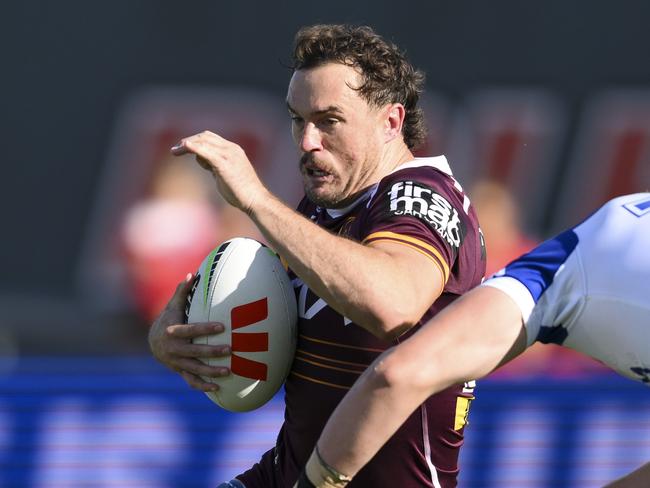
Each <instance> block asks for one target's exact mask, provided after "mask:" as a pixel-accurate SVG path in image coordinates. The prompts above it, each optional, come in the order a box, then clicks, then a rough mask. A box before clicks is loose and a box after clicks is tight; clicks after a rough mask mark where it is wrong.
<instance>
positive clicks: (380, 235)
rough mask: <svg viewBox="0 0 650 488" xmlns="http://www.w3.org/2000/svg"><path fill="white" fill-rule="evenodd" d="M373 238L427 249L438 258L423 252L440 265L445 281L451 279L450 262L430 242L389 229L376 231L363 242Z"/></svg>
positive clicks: (416, 248)
mask: <svg viewBox="0 0 650 488" xmlns="http://www.w3.org/2000/svg"><path fill="white" fill-rule="evenodd" d="M371 240H372V241H373V242H376V241H380V240H387V241H391V242H398V243H401V244H405V245H407V246H409V247H411V248H413V249H415V250H419V251H420V252H422V250H421V249H418V247H421V248H423V249H426V250H427V251H429V252H430V253H431V254H433V255H434V256H435V258H436V259H431V256H430V255H428V254H426V253H424V252H422V254H424V255H425V256H427V257H428V258H430V259H431V260H432V261H433V262H434V263H436V264H437V265H438V267H439V268H441V269H440V270H441V271H442V275H443V277H444V280H445V283H447V280H449V264H447V261H446V260H445V258H444V257H443V256H442V254H440V251H438V250H437V249H436V248H435V247H433V246H432V245H431V244H428V243H426V242H424V241H422V240H420V239H416V238H415V237H411V236H407V235H403V234H397V233H395V232H388V231H382V232H375V233H374V234H370V235H369V236H368V237H366V238H365V239H364V240H363V243H366V242H368V241H371Z"/></svg>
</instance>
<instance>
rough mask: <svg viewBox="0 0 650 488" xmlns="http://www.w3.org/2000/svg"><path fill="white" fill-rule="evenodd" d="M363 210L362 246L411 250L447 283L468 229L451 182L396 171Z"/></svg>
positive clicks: (425, 172) (423, 172) (427, 173)
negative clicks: (391, 245)
mask: <svg viewBox="0 0 650 488" xmlns="http://www.w3.org/2000/svg"><path fill="white" fill-rule="evenodd" d="M368 205H369V207H368V210H369V211H368V216H369V217H368V219H367V220H366V222H365V227H364V229H363V234H364V237H363V242H364V243H366V244H367V243H371V242H378V241H390V242H395V243H398V244H401V245H404V246H407V247H410V248H411V249H414V250H416V251H418V252H420V253H422V254H423V255H425V256H426V257H428V258H429V259H431V260H432V261H433V263H434V264H435V265H436V266H438V267H439V268H440V270H441V271H442V274H443V276H444V281H445V283H447V281H448V280H449V277H450V274H451V268H452V267H453V265H454V262H455V259H456V257H457V256H458V250H459V248H460V246H461V244H462V243H463V239H464V238H465V234H466V226H467V223H466V221H465V219H464V218H463V217H464V212H463V201H462V197H461V196H460V194H459V192H457V190H456V189H455V188H454V186H453V180H452V179H451V178H449V177H448V176H446V175H444V174H442V173H440V172H438V171H436V170H434V169H432V168H417V169H410V170H408V171H400V172H397V173H395V174H393V175H390V176H389V177H387V178H385V179H384V180H382V182H381V183H380V185H379V186H378V188H377V192H376V194H375V195H374V196H373V197H372V199H371V200H370V202H369V204H368Z"/></svg>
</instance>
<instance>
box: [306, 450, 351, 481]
mask: <svg viewBox="0 0 650 488" xmlns="http://www.w3.org/2000/svg"><path fill="white" fill-rule="evenodd" d="M305 474H306V476H307V478H308V479H309V481H311V483H312V484H313V486H314V487H316V488H342V487H344V486H346V485H347V484H348V483H349V482H350V481H352V478H351V477H349V476H346V475H344V474H342V473H339V472H338V471H337V470H336V469H334V468H333V467H331V466H330V465H328V464H327V463H326V462H325V461H323V458H322V457H321V456H320V454H319V452H318V447H316V448H314V450H313V451H312V453H311V456H309V460H308V461H307V465H306V466H305ZM305 486H307V485H305Z"/></svg>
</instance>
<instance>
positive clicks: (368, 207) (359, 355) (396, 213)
mask: <svg viewBox="0 0 650 488" xmlns="http://www.w3.org/2000/svg"><path fill="white" fill-rule="evenodd" d="M298 210H299V212H301V213H302V214H304V215H305V216H307V217H308V218H310V219H311V220H312V221H314V222H316V223H317V224H318V225H320V226H322V227H325V228H326V229H328V230H330V231H331V232H334V233H336V234H339V235H343V236H346V237H348V238H350V239H354V240H356V241H359V242H362V243H370V242H376V241H381V240H389V241H391V242H396V243H399V244H402V245H405V246H408V247H410V248H412V249H414V250H416V251H418V252H420V253H422V254H424V255H425V256H427V257H428V258H430V259H431V261H432V262H433V264H435V265H436V266H438V267H439V268H440V270H441V271H442V273H443V275H444V279H445V287H444V291H443V293H442V295H441V296H440V297H439V298H438V299H437V300H436V302H435V303H433V304H432V305H431V307H430V308H429V310H428V311H427V313H426V314H425V315H424V316H423V317H422V319H421V321H420V323H418V324H417V326H416V327H414V328H413V329H411V330H410V331H409V332H408V333H407V334H406V335H410V334H412V333H413V332H415V330H416V329H417V328H419V327H420V325H421V324H422V323H423V322H426V321H427V320H428V319H429V318H430V317H431V316H432V315H434V314H435V313H437V312H438V311H439V310H441V309H442V308H443V307H444V306H446V305H447V304H449V303H450V302H451V301H452V300H454V299H455V298H456V297H458V296H459V295H460V294H462V293H464V292H466V291H468V290H469V289H471V288H473V287H474V286H476V285H478V284H479V283H480V282H481V279H482V278H483V274H484V272H485V248H484V245H483V239H482V236H481V234H480V230H479V227H478V222H477V219H476V215H475V213H474V210H473V209H472V207H471V206H470V203H469V200H468V199H467V197H465V195H464V194H463V192H462V189H461V187H460V185H458V183H457V182H456V181H455V180H454V179H453V178H452V177H451V174H450V171H449V167H448V166H447V163H446V160H445V158H444V157H437V158H423V159H416V160H415V161H412V162H410V163H406V164H404V165H402V166H400V167H399V168H397V170H395V171H394V172H393V173H391V174H389V175H388V176H386V177H384V178H383V179H382V180H381V181H380V182H379V183H378V184H377V185H375V186H374V187H373V188H371V189H370V190H369V191H368V192H367V193H366V194H365V195H364V196H363V197H362V198H361V199H360V200H358V201H357V202H356V203H355V204H354V205H352V207H351V208H348V209H345V210H335V211H333V210H328V209H324V208H321V207H318V206H316V205H314V204H313V203H311V202H309V201H308V200H306V199H304V200H303V201H302V202H301V203H300V205H299V207H298ZM294 284H295V286H296V294H297V298H298V315H299V338H298V346H297V350H296V357H295V360H294V364H293V367H292V370H291V373H290V375H289V377H288V379H287V381H286V384H285V392H286V396H285V403H286V409H285V421H284V425H283V426H282V430H281V431H280V434H279V436H278V441H277V445H276V447H275V449H273V450H272V451H269V452H268V453H267V454H266V455H265V456H264V458H263V459H262V461H261V463H260V464H258V465H256V466H255V467H254V468H252V469H251V470H249V471H248V472H246V473H245V474H243V475H241V476H238V478H239V479H241V480H242V481H243V482H244V484H245V485H246V487H247V488H257V487H260V488H261V487H267V486H275V487H278V488H280V487H290V486H292V485H293V483H294V482H295V481H296V479H297V478H298V475H299V473H300V470H301V469H302V467H303V466H304V465H305V463H306V462H307V459H308V457H309V455H310V453H311V451H312V449H313V448H314V446H315V444H316V441H317V440H318V437H319V435H320V433H321V431H322V429H323V427H324V426H325V423H326V422H327V420H328V418H329V417H330V415H331V413H332V411H333V410H334V408H335V407H336V405H337V404H338V403H339V402H340V401H341V399H342V398H343V396H344V395H345V394H346V392H347V391H348V390H349V389H350V388H351V387H352V384H353V383H354V382H355V381H356V379H357V378H358V377H359V375H360V374H361V373H362V372H363V370H364V369H365V368H366V367H368V365H370V363H372V361H373V360H374V359H375V358H376V357H377V356H378V355H379V354H381V353H382V352H383V351H384V350H386V349H387V348H389V347H391V346H393V345H395V344H397V343H398V342H399V341H400V340H403V339H404V338H405V336H402V337H401V338H400V339H398V340H396V341H395V342H394V343H392V342H386V341H383V340H381V339H379V338H377V337H375V336H374V335H372V334H371V333H370V332H368V331H366V330H365V329H363V328H361V327H359V326H357V325H356V324H354V323H352V322H351V321H350V320H349V319H347V318H346V317H343V316H342V315H341V314H339V313H338V312H336V311H335V310H334V309H332V308H331V307H330V306H329V305H327V303H325V301H324V300H323V299H321V298H319V297H318V296H317V295H315V294H314V293H313V292H312V291H311V290H310V289H309V287H308V286H307V285H306V284H305V283H303V282H302V281H301V280H300V279H299V278H295V280H294ZM387 306H390V305H389V304H387ZM472 392H473V388H471V387H470V386H469V385H458V386H455V387H452V388H449V389H447V390H445V391H443V392H440V393H438V394H436V395H434V396H432V397H430V398H429V399H428V400H427V401H426V402H425V403H424V404H422V405H421V406H420V408H419V409H418V410H417V411H416V412H415V413H414V414H413V415H411V417H409V419H408V420H407V421H406V423H405V424H404V425H403V426H402V427H401V428H400V429H399V430H398V431H397V432H396V433H395V435H394V436H393V437H392V438H391V439H390V440H389V441H388V443H387V444H386V445H385V446H384V447H383V448H382V449H381V450H380V451H379V452H378V453H377V455H376V456H375V457H374V458H373V459H372V461H371V462H370V463H368V464H367V465H366V466H365V467H364V468H363V469H362V470H361V471H360V472H359V474H358V475H357V476H356V477H355V478H354V480H353V481H352V483H350V485H349V486H350V487H351V488H355V487H359V488H361V487H376V488H380V487H384V486H385V487H396V486H400V487H401V486H405V487H411V486H413V487H415V486H418V487H421V486H422V487H451V486H456V477H457V474H458V463H457V461H458V452H459V449H460V446H461V445H462V443H463V428H464V425H465V422H466V417H467V412H468V408H469V402H470V400H471V399H472V398H473V396H472Z"/></svg>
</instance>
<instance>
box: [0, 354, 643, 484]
mask: <svg viewBox="0 0 650 488" xmlns="http://www.w3.org/2000/svg"><path fill="white" fill-rule="evenodd" d="M476 396H477V400H476V401H475V402H474V403H473V404H472V409H471V412H470V417H469V419H470V425H469V427H468V429H467V432H466V435H467V441H466V446H465V448H464V450H463V453H462V456H461V467H462V470H461V478H460V486H461V487H467V488H468V487H476V488H479V487H480V488H483V487H485V488H488V487H499V488H504V487H512V488H514V487H517V488H520V487H550V486H562V487H578V488H586V487H592V486H600V485H602V484H603V483H604V482H606V481H607V480H610V479H613V478H614V477H617V476H619V475H620V474H622V473H623V472H625V471H629V470H631V469H633V468H634V467H635V466H637V465H639V464H641V463H642V462H643V461H645V460H650V438H649V436H648V435H647V429H648V427H649V426H650V390H649V389H648V388H646V387H644V386H643V385H640V384H637V383H634V382H632V381H629V380H625V379H622V378H619V377H615V376H614V377H610V376H601V377H598V378H594V379H588V380H581V381H577V380H573V381H546V380H541V379H538V380H535V381H526V382H524V381H513V380H484V381H482V382H480V383H479V386H478V388H477V390H476ZM282 416H283V403H282V394H281V393H280V394H278V395H277V396H276V397H275V398H274V399H273V400H272V401H271V402H270V403H269V404H267V405H266V406H264V407H263V408H262V409H259V410H257V411H255V412H252V413H248V414H232V413H229V412H225V411H223V410H221V409H219V408H218V407H216V406H215V405H214V404H213V403H212V402H211V401H210V400H209V399H208V398H207V397H206V396H205V395H203V394H202V393H200V392H197V391H194V390H191V389H190V388H189V387H188V386H187V385H186V384H185V383H184V382H183V381H182V379H181V378H180V377H179V376H177V375H176V374H174V373H172V372H170V371H167V370H166V369H164V368H163V367H162V366H161V365H159V364H157V363H156V362H155V361H153V360H152V359H150V358H147V357H108V358H21V359H20V360H18V361H17V362H16V363H12V362H10V361H0V486H2V487H7V488H75V487H106V488H108V487H111V488H117V487H120V488H129V487H134V488H149V487H151V488H154V487H155V488H165V487H169V488H184V487H188V488H189V487H213V486H216V485H217V484H218V483H219V482H220V481H222V480H225V479H229V478H230V477H231V476H233V475H234V474H237V473H239V472H241V471H243V470H245V469H246V468H248V467H249V466H250V465H251V464H252V463H254V462H255V461H256V460H257V459H258V458H259V456H260V454H261V453H263V452H264V451H265V450H267V449H268V448H270V447H271V446H272V445H273V444H274V442H275V436H276V433H277V430H278V428H279V426H280V424H281V422H282Z"/></svg>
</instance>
